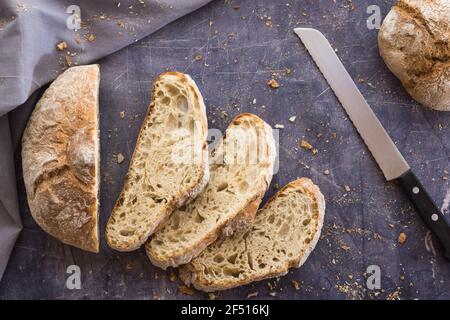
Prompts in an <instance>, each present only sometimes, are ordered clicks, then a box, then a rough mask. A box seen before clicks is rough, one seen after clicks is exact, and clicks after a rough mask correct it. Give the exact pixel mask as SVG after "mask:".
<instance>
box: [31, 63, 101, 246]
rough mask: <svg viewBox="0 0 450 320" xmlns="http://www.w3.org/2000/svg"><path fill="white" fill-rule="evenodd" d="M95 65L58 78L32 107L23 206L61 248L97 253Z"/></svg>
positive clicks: (73, 68)
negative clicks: (60, 242) (69, 247)
mask: <svg viewBox="0 0 450 320" xmlns="http://www.w3.org/2000/svg"><path fill="white" fill-rule="evenodd" d="M99 81H100V72H99V66H98V65H89V66H79V67H72V68H70V69H68V70H66V71H65V72H64V73H63V74H61V75H60V76H59V77H58V78H57V79H56V80H55V81H54V82H53V83H52V84H51V85H50V87H49V88H48V89H47V90H46V91H45V93H44V95H43V96H42V98H41V99H40V100H39V102H38V103H37V105H36V108H35V109H34V111H33V113H32V115H31V117H30V119H29V121H28V124H27V127H26V128H25V131H24V133H23V137H22V166H23V176H24V181H25V187H26V190H27V198H28V204H29V207H30V210H31V214H32V216H33V218H34V219H35V220H36V222H37V223H38V224H39V225H40V226H41V227H42V229H44V231H46V232H47V233H49V234H50V235H52V236H54V237H56V238H57V239H59V240H61V241H62V242H64V243H66V244H70V245H73V246H75V247H78V248H81V249H83V250H87V251H92V252H98V250H99V241H98V221H97V220H98V217H97V211H98V194H97V193H98V184H99V181H97V177H98V170H99V168H98V167H97V160H98V156H99V155H98V144H97V141H96V139H98V130H97V128H98V127H97V126H98V123H97V121H98V119H97V116H98V114H97V112H98V86H99Z"/></svg>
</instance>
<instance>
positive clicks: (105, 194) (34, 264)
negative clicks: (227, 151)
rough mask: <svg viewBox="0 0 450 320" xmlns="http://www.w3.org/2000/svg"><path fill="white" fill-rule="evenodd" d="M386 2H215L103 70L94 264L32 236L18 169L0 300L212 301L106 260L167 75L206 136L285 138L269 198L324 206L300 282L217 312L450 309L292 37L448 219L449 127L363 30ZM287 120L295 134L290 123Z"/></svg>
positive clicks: (420, 238)
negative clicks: (196, 93) (351, 84)
mask: <svg viewBox="0 0 450 320" xmlns="http://www.w3.org/2000/svg"><path fill="white" fill-rule="evenodd" d="M393 2H394V1H391V0H389V1H375V0H371V1H355V3H353V4H352V3H351V2H350V1H342V0H336V1H333V0H320V1H316V0H303V1H295V2H294V1H291V0H285V1H225V2H224V1H214V2H212V3H211V4H209V5H207V6H206V7H204V8H202V9H200V10H198V11H197V12H195V13H193V14H191V15H189V16H186V17H184V18H182V19H180V20H178V21H176V22H174V23H172V24H170V25H169V26H167V27H165V28H163V29H162V30H160V31H159V32H157V33H155V34H153V35H151V36H150V37H148V38H145V39H144V40H142V41H139V42H137V43H135V44H133V45H131V46H129V47H128V48H125V49H123V50H121V51H120V52H117V53H116V54H113V55H111V56H109V57H107V58H105V59H102V60H101V61H99V63H100V64H101V72H102V82H101V88H100V100H101V101H100V102H101V144H102V152H101V156H102V159H101V166H102V189H101V205H102V208H101V219H100V221H101V234H102V243H101V253H100V254H98V255H95V254H91V253H87V252H83V251H81V250H78V249H76V248H73V247H70V246H66V245H63V244H61V243H60V242H58V241H57V240H55V239H53V238H51V237H50V236H48V235H46V234H45V233H44V232H43V231H42V230H41V229H40V228H39V227H38V226H37V225H36V223H35V222H34V221H33V220H32V218H31V215H30V212H29V209H28V207H27V204H26V198H25V191H24V187H23V181H22V178H21V168H20V167H21V165H20V159H19V158H18V160H17V168H18V172H19V180H18V184H19V194H20V199H21V212H22V219H23V222H24V230H23V232H22V234H21V236H20V238H19V240H18V242H17V245H16V247H15V249H14V251H13V254H12V257H11V260H10V263H9V266H8V268H7V270H6V272H5V275H4V277H3V280H2V281H1V282H0V298H1V299H7V298H9V299H18V298H28V299H29V298H32V299H46V298H56V299H97V298H112V299H152V298H162V299H202V298H208V296H207V295H206V294H204V293H201V292H196V291H195V292H194V293H193V295H187V294H183V293H181V292H180V290H179V286H180V283H179V282H178V281H175V282H171V281H170V280H169V275H170V274H171V273H172V272H174V271H176V270H169V271H167V272H164V271H162V270H159V269H157V268H155V267H153V266H152V265H151V264H150V263H149V261H148V260H147V258H146V256H145V253H144V251H143V250H138V251H136V252H132V253H117V252H114V251H112V250H111V249H109V248H108V247H107V245H106V243H105V241H104V237H103V235H104V232H103V231H104V226H105V223H106V220H107V218H108V216H109V214H110V212H111V209H112V206H113V204H114V202H115V199H116V197H117V196H118V194H119V191H120V189H121V186H122V182H123V178H124V176H125V174H126V171H127V168H128V164H129V160H130V156H131V153H132V150H133V148H134V144H135V140H136V137H137V134H138V131H139V128H140V124H141V122H142V120H143V117H144V115H145V113H146V109H147V106H148V104H149V101H150V87H151V82H152V80H153V79H154V78H155V77H156V76H157V75H158V74H159V73H161V72H163V71H166V70H177V71H182V72H186V73H188V74H190V75H191V76H192V77H193V78H194V80H195V81H196V82H197V84H198V86H199V87H200V90H201V92H202V93H203V96H204V98H205V102H206V106H207V111H208V119H209V126H210V128H219V129H221V130H223V129H224V128H226V127H227V125H228V123H229V122H230V121H231V119H232V117H234V116H235V115H237V114H239V113H242V112H252V113H255V114H257V115H259V116H260V117H262V118H263V119H264V120H266V121H267V122H268V123H270V124H271V125H273V126H274V125H275V124H283V125H284V126H285V128H284V129H282V130H281V131H280V149H279V157H280V170H279V172H278V174H277V175H275V176H274V178H273V181H272V188H271V189H270V190H269V192H268V194H267V196H270V195H272V194H273V193H274V192H276V188H275V187H274V186H276V184H278V185H280V186H282V185H284V184H285V183H287V182H289V181H291V180H293V179H295V178H297V177H301V176H306V177H310V178H312V179H313V180H314V182H315V183H317V184H318V185H319V186H320V188H321V189H322V192H323V193H324V195H325V198H326V200H327V210H326V216H325V224H324V228H323V231H322V234H323V235H322V238H321V240H320V241H319V243H318V245H317V247H316V249H315V251H314V252H313V253H312V254H311V256H310V258H309V259H308V260H307V262H306V263H305V265H304V266H303V267H302V268H301V269H299V270H292V271H291V272H290V273H289V274H288V275H287V276H285V277H283V278H281V279H279V280H271V281H262V282H260V283H256V284H252V285H249V286H245V287H242V288H238V289H234V290H228V291H225V292H221V293H218V294H216V298H219V299H220V298H235V299H243V298H246V297H247V295H248V294H250V293H254V292H258V296H257V298H263V299H266V298H267V299H287V298H292V299H361V298H366V299H386V298H401V299H413V298H420V299H449V298H450V264H449V263H448V262H445V261H444V260H443V259H442V257H441V253H440V248H439V244H438V243H437V242H436V241H435V239H433V238H432V237H431V236H430V234H429V232H428V231H427V229H426V228H425V227H424V225H423V224H422V222H421V220H420V219H419V218H418V216H417V214H416V213H415V211H414V209H413V208H412V207H411V204H410V203H409V202H408V200H407V199H406V197H405V196H404V195H403V194H402V193H401V191H400V189H399V187H398V186H397V185H396V184H395V183H388V182H386V181H385V180H384V178H383V175H382V173H381V171H380V170H379V168H378V167H377V166H376V164H375V162H374V160H373V159H372V157H371V155H370V154H369V153H368V151H367V149H366V147H365V146H364V144H363V143H362V141H361V139H360V138H359V136H358V134H357V132H356V131H355V129H354V128H353V127H352V124H351V122H350V121H349V120H348V118H347V117H346V114H345V113H344V111H343V109H342V107H341V106H340V104H339V103H338V101H337V100H336V98H335V96H334V95H333V93H332V92H331V90H330V89H329V88H328V86H327V83H326V82H325V80H324V79H323V77H322V76H321V74H320V72H319V71H318V69H317V68H316V66H315V65H314V63H313V61H312V60H311V58H310V57H309V55H308V54H307V52H306V51H305V48H304V46H303V45H302V44H301V42H300V40H299V39H298V38H297V37H296V36H295V35H294V33H293V31H292V29H293V28H294V27H298V26H307V27H314V28H318V29H319V30H321V31H322V32H323V33H324V34H325V35H326V37H327V38H328V39H329V41H330V42H331V44H332V45H333V47H334V48H336V49H337V54H338V55H339V57H340V58H341V59H342V61H343V63H344V65H345V66H346V67H347V69H348V71H349V73H350V74H351V76H352V77H353V78H354V79H355V80H358V79H362V80H363V81H358V82H357V84H358V87H359V88H360V90H361V92H362V93H363V95H364V96H365V98H366V99H367V100H368V102H369V104H370V105H371V106H372V108H373V109H374V111H375V113H376V114H377V115H378V116H379V118H380V120H381V122H382V123H383V124H384V126H385V128H386V130H387V131H388V132H389V133H390V134H391V136H392V138H393V140H394V141H395V142H396V143H397V145H398V147H399V149H400V151H401V152H402V153H403V155H404V156H405V158H406V159H407V161H408V162H409V163H410V165H411V167H412V168H414V170H415V171H416V173H417V175H418V176H419V177H420V178H421V180H422V182H423V184H424V185H425V186H426V187H427V188H428V191H429V192H430V194H431V195H432V196H433V198H434V199H435V201H436V203H437V204H438V206H439V207H442V208H443V209H444V212H445V213H446V215H447V217H448V216H449V213H448V209H447V208H446V207H448V204H447V205H445V203H444V202H445V201H444V198H445V196H446V194H447V199H448V198H450V188H449V184H448V180H446V177H447V176H448V171H450V166H449V152H450V139H449V137H450V129H449V120H450V113H443V112H436V111H431V110H428V109H425V108H423V107H421V106H419V105H418V104H417V103H415V102H413V101H412V100H411V99H410V98H409V96H408V95H407V94H406V92H405V91H404V90H403V88H402V87H401V85H400V83H399V81H398V80H397V79H396V78H395V77H394V76H393V75H392V74H391V73H390V72H389V70H388V69H387V68H386V66H385V64H384V63H383V61H382V59H381V58H380V57H379V54H378V47H377V41H376V37H377V30H369V29H368V28H367V27H366V19H367V17H368V14H367V13H366V9H367V7H368V5H371V4H377V5H379V6H380V7H381V9H382V15H383V16H384V15H385V14H386V13H387V12H388V11H389V8H390V6H391V5H392V4H393ZM239 5H240V7H238V6H239ZM353 7H354V8H353ZM269 21H270V22H269ZM270 25H272V26H270ZM113 40H114V39H112V40H111V41H113ZM197 55H201V56H202V59H201V60H200V61H197V60H196V59H195V57H196V56H197ZM287 69H290V70H291V72H290V73H289V72H288V71H287ZM272 77H275V78H276V79H278V81H279V83H280V88H279V89H276V90H273V89H270V88H269V87H268V86H267V84H266V82H267V81H268V80H269V79H271V78H272ZM254 99H256V103H255V104H254V103H253V101H254ZM121 111H125V119H121V118H120V116H119V113H120V112H121ZM224 111H225V112H226V113H224ZM294 115H295V116H297V119H296V121H295V123H291V122H289V120H288V119H289V117H291V116H294ZM334 134H335V135H334ZM300 139H306V140H308V141H309V142H310V143H311V144H312V145H313V146H314V147H315V148H317V149H318V154H317V155H316V156H313V155H312V154H311V153H310V152H308V151H306V150H303V149H301V148H299V147H298V144H299V140H300ZM118 153H122V154H123V155H124V156H125V161H124V162H123V163H122V164H117V162H116V155H117V154H118ZM325 170H329V172H330V174H329V175H326V174H324V171H325ZM345 185H348V186H349V187H350V188H351V191H350V192H346V191H345V189H344V186H345ZM266 199H267V197H266ZM401 232H404V233H405V234H406V235H407V240H406V242H405V243H404V244H403V245H400V244H399V243H398V241H397V238H398V236H399V234H400V233H401ZM345 249H347V250H345ZM72 264H76V265H79V266H80V267H81V271H82V289H81V290H68V289H66V288H65V282H66V278H67V276H68V275H67V274H66V268H67V267H68V266H69V265H72ZM369 265H378V266H380V268H381V274H382V279H381V287H382V289H381V290H375V291H371V290H367V289H366V280H365V279H366V278H365V271H366V268H367V267H368V266H369ZM293 280H295V281H298V282H299V283H300V290H296V289H295V288H294V286H293V285H292V281H293ZM268 282H270V286H271V287H272V286H274V287H275V288H274V289H273V290H270V289H269V286H268ZM270 292H275V293H272V295H270V294H269V293H270Z"/></svg>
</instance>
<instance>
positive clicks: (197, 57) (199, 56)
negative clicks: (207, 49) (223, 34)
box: [194, 54, 203, 61]
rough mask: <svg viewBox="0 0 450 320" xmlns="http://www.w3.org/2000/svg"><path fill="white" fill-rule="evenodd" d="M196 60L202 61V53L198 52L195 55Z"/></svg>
mask: <svg viewBox="0 0 450 320" xmlns="http://www.w3.org/2000/svg"><path fill="white" fill-rule="evenodd" d="M194 60H195V61H201V60H203V56H202V55H201V54H196V55H195V57H194Z"/></svg>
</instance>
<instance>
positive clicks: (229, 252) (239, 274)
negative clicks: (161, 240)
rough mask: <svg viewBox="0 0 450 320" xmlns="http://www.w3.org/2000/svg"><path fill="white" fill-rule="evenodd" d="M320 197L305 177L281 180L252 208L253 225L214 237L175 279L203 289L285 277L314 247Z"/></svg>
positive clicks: (322, 208) (319, 225) (321, 204)
mask: <svg viewBox="0 0 450 320" xmlns="http://www.w3.org/2000/svg"><path fill="white" fill-rule="evenodd" d="M324 214H325V199H324V197H323V195H322V193H321V192H320V190H319V188H318V187H317V186H316V185H314V184H313V183H312V181H311V180H309V179H307V178H301V179H298V180H296V181H293V182H291V183H289V184H287V185H286V186H285V187H284V188H283V189H281V190H280V191H279V192H278V193H277V194H276V195H275V196H274V197H273V198H272V199H271V200H269V202H268V203H267V204H266V205H265V206H264V208H262V209H261V210H259V211H258V213H257V215H256V219H255V223H254V224H253V225H250V226H248V227H247V228H246V229H244V230H241V231H239V232H237V233H235V234H234V235H233V236H232V237H230V238H227V239H224V240H221V241H217V242H216V243H214V244H212V245H211V246H209V247H208V248H207V249H206V250H205V251H203V252H202V253H201V254H200V255H199V256H198V257H197V258H195V259H193V260H192V261H191V262H190V263H189V264H187V265H185V266H183V267H181V269H180V278H181V280H183V281H184V282H185V283H186V284H187V285H191V284H192V285H193V286H194V287H195V288H197V289H199V290H203V291H206V292H210V291H216V290H224V289H230V288H234V287H237V286H240V285H244V284H248V283H250V282H253V281H259V280H263V279H267V278H273V277H277V276H282V275H285V274H286V273H287V272H288V270H289V268H299V267H300V266H301V265H302V264H303V263H304V262H305V261H306V259H307V258H308V256H309V254H310V253H311V251H312V250H313V249H314V247H315V246H316V243H317V241H318V239H319V236H320V231H321V229H322V224H323V218H324Z"/></svg>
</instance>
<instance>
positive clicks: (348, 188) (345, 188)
mask: <svg viewBox="0 0 450 320" xmlns="http://www.w3.org/2000/svg"><path fill="white" fill-rule="evenodd" d="M344 190H345V191H347V192H350V191H351V190H352V189H350V187H349V186H348V185H345V186H344Z"/></svg>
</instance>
